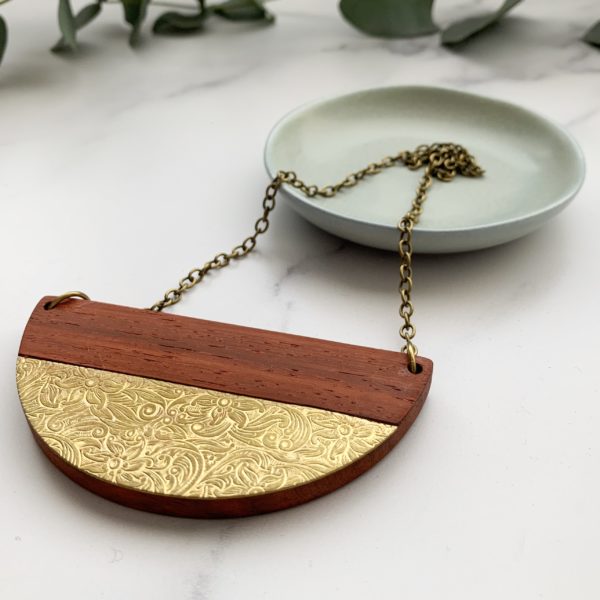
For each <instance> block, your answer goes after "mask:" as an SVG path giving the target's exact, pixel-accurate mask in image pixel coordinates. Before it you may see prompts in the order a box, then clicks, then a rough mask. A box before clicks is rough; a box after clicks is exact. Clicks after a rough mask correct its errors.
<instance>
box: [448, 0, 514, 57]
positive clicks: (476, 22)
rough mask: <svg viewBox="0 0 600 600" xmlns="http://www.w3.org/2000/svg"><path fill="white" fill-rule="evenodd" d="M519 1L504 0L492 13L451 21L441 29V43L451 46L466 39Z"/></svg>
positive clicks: (496, 19) (500, 16)
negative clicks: (450, 23) (446, 26)
mask: <svg viewBox="0 0 600 600" xmlns="http://www.w3.org/2000/svg"><path fill="white" fill-rule="evenodd" d="M519 2H521V0H505V2H504V4H502V6H501V7H500V8H499V9H498V10H497V11H495V12H493V13H490V14H487V15H481V16H478V17H470V18H469V19H465V20H464V21H458V22H457V23H453V24H452V25H450V27H448V29H445V30H444V31H443V33H442V44H445V45H447V46H452V45H454V44H460V43H462V42H464V41H465V40H468V39H469V38H470V37H472V36H474V35H476V34H478V33H480V32H481V31H483V30H484V29H487V28H488V27H489V26H490V25H493V24H494V23H496V22H497V21H499V20H500V19H501V18H502V17H503V16H504V15H505V14H506V13H507V12H508V11H509V10H510V9H511V8H513V7H514V6H516V5H517V4H519Z"/></svg>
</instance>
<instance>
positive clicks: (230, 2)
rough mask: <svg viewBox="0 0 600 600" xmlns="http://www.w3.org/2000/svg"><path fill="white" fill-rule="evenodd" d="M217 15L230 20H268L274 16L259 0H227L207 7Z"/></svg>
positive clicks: (271, 19) (273, 18)
mask: <svg viewBox="0 0 600 600" xmlns="http://www.w3.org/2000/svg"><path fill="white" fill-rule="evenodd" d="M209 10H210V11H211V12H214V13H215V14H216V15H218V16H219V17H223V18H224V19H229V20H230V21H269V22H273V21H274V20H275V17H274V16H273V14H272V13H270V12H269V11H268V10H267V9H266V8H265V7H264V6H263V4H262V2H260V1H259V0H227V1H226V2H223V3H222V4H217V5H215V6H211V7H210V9H209Z"/></svg>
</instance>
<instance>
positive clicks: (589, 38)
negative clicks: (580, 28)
mask: <svg viewBox="0 0 600 600" xmlns="http://www.w3.org/2000/svg"><path fill="white" fill-rule="evenodd" d="M583 41H584V42H587V43H588V44H592V46H599V47H600V21H598V22H597V23H596V24H595V25H594V26H593V27H592V28H591V29H590V30H589V31H588V32H587V33H586V34H585V35H584V36H583Z"/></svg>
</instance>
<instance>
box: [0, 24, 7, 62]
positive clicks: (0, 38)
mask: <svg viewBox="0 0 600 600" xmlns="http://www.w3.org/2000/svg"><path fill="white" fill-rule="evenodd" d="M6 42H8V28H7V27H6V21H5V20H4V19H3V18H2V17H0V63H1V62H2V57H3V56H4V51H5V50H6Z"/></svg>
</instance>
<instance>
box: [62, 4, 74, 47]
mask: <svg viewBox="0 0 600 600" xmlns="http://www.w3.org/2000/svg"><path fill="white" fill-rule="evenodd" d="M58 26H59V27H60V31H61V33H62V35H63V39H64V41H65V42H64V43H65V46H67V47H68V48H70V49H71V50H77V40H76V38H75V34H76V31H77V27H76V25H75V17H74V16H73V9H72V8H71V2H70V1H69V0H59V1H58Z"/></svg>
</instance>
